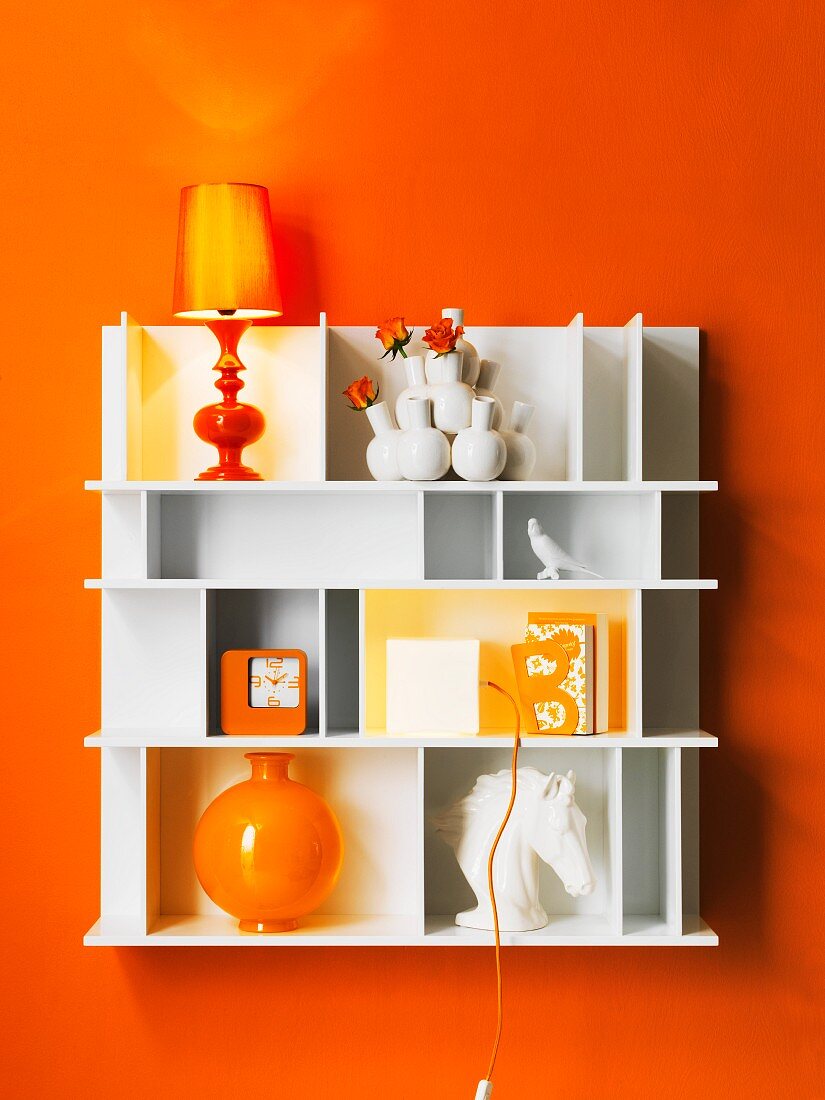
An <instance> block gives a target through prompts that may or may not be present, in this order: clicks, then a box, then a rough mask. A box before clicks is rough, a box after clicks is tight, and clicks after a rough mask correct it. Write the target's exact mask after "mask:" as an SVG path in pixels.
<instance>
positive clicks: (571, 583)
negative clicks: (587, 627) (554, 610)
mask: <svg viewBox="0 0 825 1100" xmlns="http://www.w3.org/2000/svg"><path fill="white" fill-rule="evenodd" d="M83 586H84V588H106V589H110V588H121V589H125V588H135V589H137V588H143V589H148V588H159V589H172V590H174V589H183V588H191V589H200V588H222V589H229V588H255V589H257V588H263V589H270V588H271V589H281V590H283V589H292V588H301V589H316V588H319V587H323V588H326V589H330V588H331V589H339V588H341V589H356V588H359V589H377V590H378V591H391V590H396V589H397V590H401V591H403V590H413V589H434V590H436V591H437V590H439V589H441V590H444V591H451V590H458V589H478V590H479V591H483V590H485V589H488V590H491V591H495V590H503V591H507V590H508V589H509V590H516V589H533V590H535V591H538V592H551V591H553V589H557V590H559V591H562V590H568V591H614V590H620V591H631V592H632V591H637V590H638V591H661V592H675V591H710V590H713V589H716V588H718V587H719V581H718V580H716V579H708V578H692V577H688V578H684V579H678V580H677V579H667V580H658V579H644V578H642V579H639V578H633V579H624V578H617V579H615V580H564V581H531V580H427V581H422V580H414V579H413V580H358V579H353V580H349V581H329V580H325V581H323V582H320V581H319V580H318V579H317V578H310V577H307V578H305V579H298V580H283V579H279V578H277V577H257V578H254V579H244V580H236V579H229V578H226V577H203V578H201V577H198V578H192V577H151V578H148V579H147V578H145V577H87V578H86V580H85V581H84V582H83Z"/></svg>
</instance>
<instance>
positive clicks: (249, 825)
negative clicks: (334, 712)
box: [194, 752, 343, 932]
mask: <svg viewBox="0 0 825 1100" xmlns="http://www.w3.org/2000/svg"><path fill="white" fill-rule="evenodd" d="M245 756H246V759H247V760H249V761H250V763H251V765H252V776H251V777H250V778H249V779H247V780H245V781H244V782H243V783H237V784H236V785H235V786H234V787H229V789H228V790H225V791H224V792H223V793H222V794H219V795H218V797H217V798H216V799H215V801H214V802H212V803H211V804H210V805H209V806H207V808H206V810H205V811H204V814H203V816H202V817H201V819H200V821H199V822H198V826H197V829H196V830H195V844H194V859H195V870H196V872H197V875H198V879H199V880H200V884H201V886H202V887H203V888H204V890H205V891H206V893H207V894H208V895H209V897H210V898H211V899H212V901H214V902H215V904H216V905H218V906H220V908H221V909H223V910H225V911H226V912H227V913H231V914H232V916H233V917H237V918H238V920H239V922H240V928H241V930H242V931H244V932H288V931H291V930H292V929H293V928H297V927H298V922H299V918H300V917H303V916H305V915H306V914H307V913H311V912H312V911H313V910H314V909H317V908H318V906H319V905H320V904H321V902H322V901H324V899H325V898H326V897H327V896H328V895H329V893H330V892H331V890H332V888H333V887H334V886H335V883H336V881H337V880H338V874H339V872H340V870H341V860H342V857H343V843H342V840H341V830H340V828H339V825H338V821H337V820H336V817H335V815H334V814H333V812H332V810H331V809H330V808H329V806H328V805H327V804H326V802H325V801H324V800H323V798H321V797H320V795H317V794H316V793H315V792H314V791H311V790H310V789H309V787H305V786H304V785H303V784H302V783H296V782H295V781H294V780H292V779H290V778H289V762H290V760H292V759H293V754H292V753H288V752H248V753H246V754H245Z"/></svg>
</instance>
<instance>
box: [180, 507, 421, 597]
mask: <svg viewBox="0 0 825 1100" xmlns="http://www.w3.org/2000/svg"><path fill="white" fill-rule="evenodd" d="M159 523H160V535H159V543H160V555H159V570H160V571H159V575H158V579H184V578H185V579H189V578H191V579H198V578H208V577H226V578H227V579H230V580H261V579H267V578H272V580H273V582H276V583H279V584H284V583H293V584H300V583H301V582H304V583H308V584H312V585H316V584H317V583H318V580H319V578H320V579H323V578H325V577H331V576H334V577H335V578H336V581H337V582H339V583H346V584H351V585H353V584H354V585H357V584H359V583H360V582H361V581H364V580H366V579H367V578H377V579H384V580H386V581H400V580H416V579H418V578H419V577H420V576H421V571H420V570H421V563H420V551H419V546H418V532H419V518H418V509H417V503H416V500H415V498H414V497H406V496H405V497H401V496H396V495H388V496H386V497H384V498H381V499H380V500H377V499H376V498H375V496H373V495H372V494H358V493H353V494H350V495H348V496H347V497H341V496H340V495H338V494H336V493H334V492H328V493H324V494H313V495H312V496H309V495H305V496H300V495H296V494H289V495H284V496H279V497H255V496H249V495H240V496H232V495H225V494H224V495H221V494H210V495H197V494H175V495H166V494H162V495H161V499H160V509H159Z"/></svg>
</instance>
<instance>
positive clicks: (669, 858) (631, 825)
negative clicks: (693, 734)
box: [622, 748, 682, 936]
mask: <svg viewBox="0 0 825 1100" xmlns="http://www.w3.org/2000/svg"><path fill="white" fill-rule="evenodd" d="M680 751H681V750H680V749H678V748H665V749H661V748H660V749H657V750H655V752H642V753H637V752H634V753H627V754H625V755H624V756H623V759H622V806H623V814H622V819H623V845H622V867H623V884H624V885H623V914H624V928H625V930H626V931H627V932H628V933H630V934H633V935H651V936H655V935H660V934H664V935H681V933H682V850H681V844H682V841H681V833H682V828H681V810H680V793H681V756H680Z"/></svg>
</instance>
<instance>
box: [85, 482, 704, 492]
mask: <svg viewBox="0 0 825 1100" xmlns="http://www.w3.org/2000/svg"><path fill="white" fill-rule="evenodd" d="M86 488H87V489H89V490H92V491H95V492H103V493H136V492H147V493H329V492H333V493H363V492H374V493H410V492H426V493H490V492H505V493H712V492H715V491H716V490H717V489H718V488H719V483H718V482H717V481H234V482H230V481H223V482H221V481H87V482H86Z"/></svg>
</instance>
